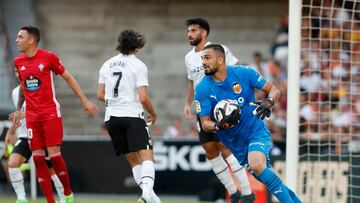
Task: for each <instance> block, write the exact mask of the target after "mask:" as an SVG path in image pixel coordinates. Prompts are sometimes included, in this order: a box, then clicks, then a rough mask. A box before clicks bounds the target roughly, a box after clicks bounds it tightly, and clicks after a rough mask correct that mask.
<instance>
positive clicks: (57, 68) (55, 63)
mask: <svg viewBox="0 0 360 203" xmlns="http://www.w3.org/2000/svg"><path fill="white" fill-rule="evenodd" d="M51 64H52V66H51V67H50V68H51V70H53V71H54V72H55V73H56V74H63V73H64V71H65V67H64V66H63V65H62V63H61V61H60V59H59V57H58V56H57V55H56V54H55V53H52V58H51Z"/></svg>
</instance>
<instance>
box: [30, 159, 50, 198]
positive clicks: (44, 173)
mask: <svg viewBox="0 0 360 203" xmlns="http://www.w3.org/2000/svg"><path fill="white" fill-rule="evenodd" d="M33 160H34V163H35V168H36V177H37V180H38V182H39V184H40V188H41V190H42V191H43V193H44V195H45V197H46V200H47V202H48V203H55V199H54V195H53V189H52V183H51V176H50V172H49V169H48V167H47V165H46V161H45V152H37V153H33Z"/></svg>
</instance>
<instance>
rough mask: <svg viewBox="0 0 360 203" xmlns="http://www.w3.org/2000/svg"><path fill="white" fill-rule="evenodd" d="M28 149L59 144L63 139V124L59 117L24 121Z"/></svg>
mask: <svg viewBox="0 0 360 203" xmlns="http://www.w3.org/2000/svg"><path fill="white" fill-rule="evenodd" d="M26 128H27V134H28V137H29V142H30V149H31V150H32V151H33V150H36V149H43V148H46V147H52V146H57V145H61V143H62V139H63V125H62V119H61V118H54V119H50V120H45V121H39V122H27V123H26Z"/></svg>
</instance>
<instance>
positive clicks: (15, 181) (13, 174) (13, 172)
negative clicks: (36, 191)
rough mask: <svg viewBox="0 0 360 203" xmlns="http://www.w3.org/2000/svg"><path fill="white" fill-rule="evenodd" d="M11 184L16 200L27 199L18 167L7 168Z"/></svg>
mask: <svg viewBox="0 0 360 203" xmlns="http://www.w3.org/2000/svg"><path fill="white" fill-rule="evenodd" d="M9 174H10V180H11V184H12V186H13V188H14V190H15V193H16V196H17V199H18V200H27V199H26V193H25V188H24V177H23V175H22V173H21V171H20V168H9Z"/></svg>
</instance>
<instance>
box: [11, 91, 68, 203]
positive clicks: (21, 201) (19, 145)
mask: <svg viewBox="0 0 360 203" xmlns="http://www.w3.org/2000/svg"><path fill="white" fill-rule="evenodd" d="M19 88H20V85H19V86H17V87H16V88H14V89H13V91H12V99H13V102H14V105H15V107H16V106H17V102H18V97H19ZM25 105H26V103H25V102H24V104H23V107H22V109H21V118H22V119H21V120H20V122H19V123H13V124H12V126H11V127H10V128H9V130H8V131H7V133H6V137H5V143H6V144H13V141H14V140H17V141H16V142H15V146H14V149H13V151H12V153H11V155H10V158H9V161H8V167H9V175H10V180H11V184H12V186H13V188H14V190H15V193H16V196H17V201H16V203H27V202H28V200H27V198H26V193H25V188H24V177H23V175H22V172H21V170H20V166H21V165H22V164H23V163H26V162H27V161H28V160H29V159H30V157H31V155H32V153H31V150H30V147H29V141H28V136H27V130H26V126H25V125H26V124H25V108H26V107H25ZM14 116H15V113H11V114H10V115H9V119H10V120H13V117H14ZM46 163H47V165H48V167H49V170H50V174H51V179H52V181H53V182H54V185H55V188H56V191H57V193H58V195H59V200H60V203H65V195H64V188H63V185H62V184H61V182H60V180H59V178H58V176H57V175H56V174H55V171H54V169H52V164H51V161H50V160H46Z"/></svg>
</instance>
